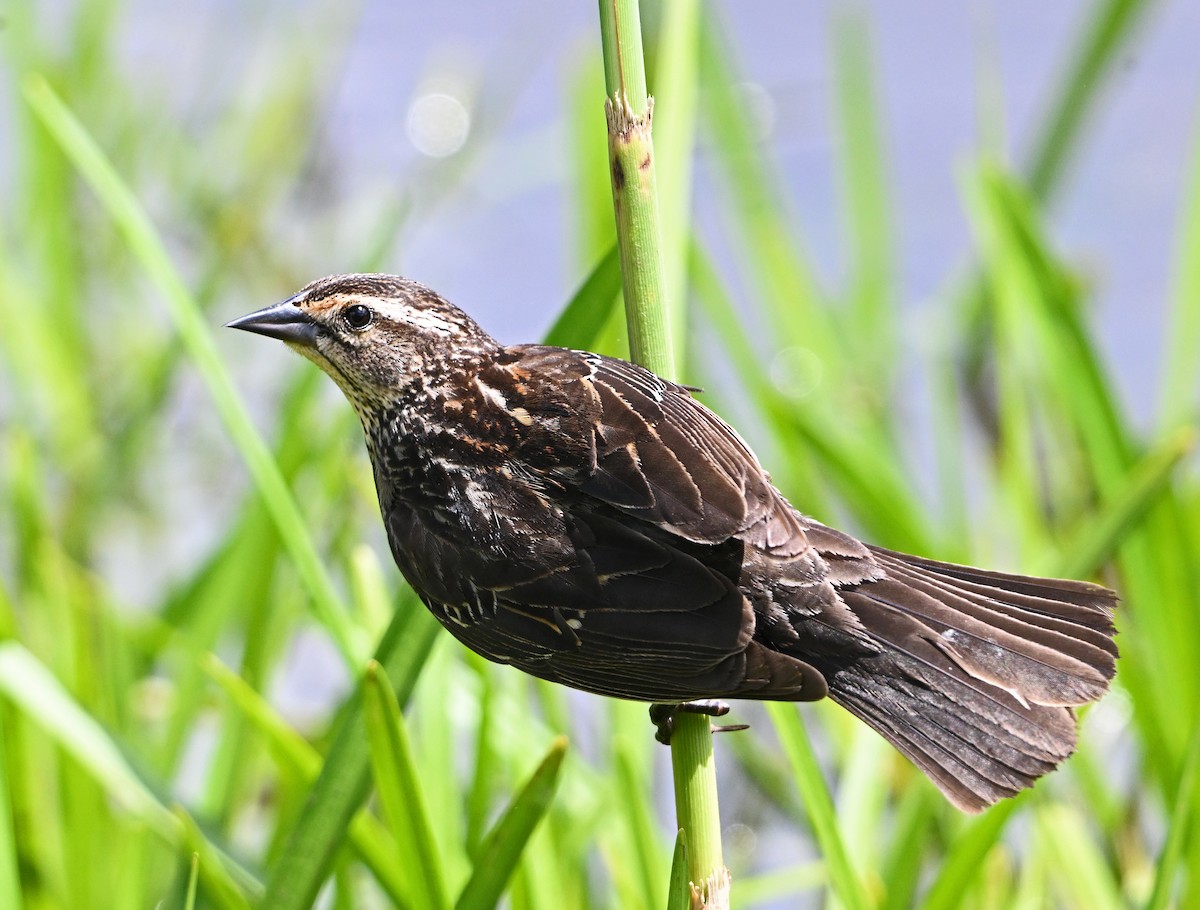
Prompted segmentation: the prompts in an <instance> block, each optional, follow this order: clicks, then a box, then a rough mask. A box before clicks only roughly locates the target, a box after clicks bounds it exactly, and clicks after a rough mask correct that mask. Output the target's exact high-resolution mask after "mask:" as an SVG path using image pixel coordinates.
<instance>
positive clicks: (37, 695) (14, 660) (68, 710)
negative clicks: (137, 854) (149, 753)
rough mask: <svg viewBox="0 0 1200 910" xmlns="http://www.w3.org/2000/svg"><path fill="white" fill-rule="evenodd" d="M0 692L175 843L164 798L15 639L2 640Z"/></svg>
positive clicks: (176, 830)
mask: <svg viewBox="0 0 1200 910" xmlns="http://www.w3.org/2000/svg"><path fill="white" fill-rule="evenodd" d="M0 693H2V694H3V695H4V696H6V697H7V698H8V699H9V701H11V702H12V703H13V704H14V705H16V706H17V707H18V708H20V709H21V711H22V712H23V713H24V714H25V715H26V716H27V717H28V718H29V720H30V721H32V722H33V723H35V724H37V725H38V726H39V727H41V728H42V729H43V730H45V731H46V732H47V733H48V734H49V735H50V736H51V737H52V738H53V739H54V740H55V741H56V742H58V743H59V745H61V746H62V748H63V749H65V750H66V751H67V752H68V753H70V754H71V755H72V756H73V757H74V758H75V760H76V761H78V762H79V764H80V765H81V766H82V767H83V768H84V769H85V770H86V771H87V772H88V773H89V774H90V775H91V776H92V777H93V778H94V779H95V780H96V781H97V782H98V783H99V784H100V785H101V786H102V787H103V788H104V790H105V792H106V793H108V794H109V795H110V796H111V797H112V798H113V799H114V800H116V802H117V803H119V804H120V805H121V806H123V807H124V808H125V809H126V810H128V811H129V812H130V813H132V814H133V815H134V816H135V817H137V818H138V819H140V820H141V821H142V822H144V823H145V824H146V826H147V827H148V828H150V829H151V830H153V831H155V832H156V833H157V834H158V835H159V836H160V837H162V838H164V839H165V840H167V841H168V842H171V843H174V842H177V841H178V840H179V835H180V829H179V825H178V823H177V821H176V819H175V817H174V815H173V814H172V812H171V809H170V808H169V807H168V806H167V805H166V803H165V802H164V801H163V800H161V799H160V798H159V797H158V796H157V795H156V793H155V788H152V787H151V786H149V785H148V784H147V783H146V782H145V781H143V780H142V778H141V777H140V776H139V775H138V773H137V772H136V771H134V769H133V768H132V767H131V766H130V764H129V762H128V761H127V760H126V758H125V756H124V754H123V753H122V751H121V749H120V748H119V747H118V746H117V745H116V743H114V742H113V740H112V738H111V737H110V736H109V735H108V733H107V732H106V731H105V730H104V729H103V728H102V727H101V726H100V724H99V723H97V722H96V720H95V718H93V717H92V716H91V715H90V714H88V713H87V712H86V711H85V710H84V709H83V708H82V707H81V706H80V705H79V703H78V702H76V701H75V699H73V698H72V697H71V695H70V693H68V692H67V691H66V690H65V689H64V688H63V687H62V685H61V684H60V683H59V681H58V680H57V679H55V677H54V675H53V674H52V673H51V672H50V671H49V670H48V669H47V668H46V666H45V665H44V664H43V663H42V662H41V661H39V660H38V659H37V658H36V657H34V656H33V655H32V654H30V653H29V651H27V650H26V649H25V648H24V647H23V646H21V645H20V644H18V643H17V642H15V641H7V642H4V643H3V644H0Z"/></svg>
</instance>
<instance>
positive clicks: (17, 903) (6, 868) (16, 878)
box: [0, 725, 25, 910]
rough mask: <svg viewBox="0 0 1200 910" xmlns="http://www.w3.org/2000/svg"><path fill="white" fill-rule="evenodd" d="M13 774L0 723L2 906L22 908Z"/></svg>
mask: <svg viewBox="0 0 1200 910" xmlns="http://www.w3.org/2000/svg"><path fill="white" fill-rule="evenodd" d="M10 780H11V776H10V774H9V770H8V761H7V758H6V753H5V745H4V727H3V725H0V907H11V908H12V910H21V908H22V907H24V906H25V904H24V901H23V900H22V899H21V873H20V870H19V868H18V866H19V860H18V857H17V841H16V837H15V836H14V833H13V815H12V798H11V797H10V796H9V782H10Z"/></svg>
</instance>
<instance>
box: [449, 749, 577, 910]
mask: <svg viewBox="0 0 1200 910" xmlns="http://www.w3.org/2000/svg"><path fill="white" fill-rule="evenodd" d="M566 753H567V738H566V737H565V736H560V737H558V738H557V739H555V740H554V743H553V745H551V747H550V751H549V752H547V753H546V757H545V758H544V759H542V763H541V764H540V765H538V767H537V770H536V771H534V772H533V775H532V776H531V777H530V778H529V781H528V782H527V783H526V784H525V786H524V787H522V788H521V791H520V792H519V793H518V794H517V795H516V796H515V797H513V800H512V802H511V803H509V806H508V808H507V809H506V810H505V811H504V814H503V815H501V816H500V820H499V821H497V822H496V824H495V826H494V827H493V828H492V830H491V831H490V832H489V833H488V835H487V836H486V837H485V838H484V840H483V844H482V846H481V847H480V850H479V854H478V856H477V857H476V859H475V867H474V869H473V870H472V872H471V877H470V878H469V879H468V880H467V884H466V886H465V887H464V888H463V890H462V893H461V894H460V895H459V898H458V901H457V902H456V903H455V905H454V906H455V910H492V908H494V907H495V906H496V905H497V904H498V903H499V902H500V898H501V896H502V895H503V894H504V888H505V887H506V886H507V884H508V879H509V876H511V875H512V872H513V869H515V868H516V865H517V861H518V860H519V859H520V856H521V851H522V850H524V849H525V844H526V842H527V841H528V840H529V836H530V835H531V834H532V833H533V829H534V828H535V827H536V826H537V823H538V822H539V821H541V819H542V816H544V815H545V814H546V811H547V810H548V809H549V808H550V803H551V801H552V800H553V798H554V790H555V787H556V786H557V785H558V773H559V771H560V770H561V768H562V760H563V756H565V755H566Z"/></svg>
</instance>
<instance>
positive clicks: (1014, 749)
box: [826, 548, 1117, 812]
mask: <svg viewBox="0 0 1200 910" xmlns="http://www.w3.org/2000/svg"><path fill="white" fill-rule="evenodd" d="M872 552H873V554H874V555H875V557H876V559H877V560H878V561H879V563H880V564H881V565H882V566H883V568H884V569H885V570H886V572H887V577H886V578H884V579H882V580H880V581H875V582H868V583H865V584H863V585H860V586H858V587H854V588H848V589H843V590H841V591H840V593H841V595H842V597H843V599H844V600H845V601H846V603H847V605H848V606H849V607H850V609H851V610H852V611H853V612H854V613H855V614H856V615H857V616H858V618H859V619H860V620H861V621H862V623H863V625H864V626H865V628H866V630H867V632H868V633H869V634H870V636H871V637H872V638H873V639H875V641H877V642H878V643H880V644H881V645H883V646H884V647H883V651H882V652H881V653H880V654H878V655H875V656H872V657H867V658H861V659H858V660H856V661H853V662H851V663H849V664H847V665H845V666H842V667H837V668H829V669H828V670H827V671H826V676H827V678H828V681H829V695H830V697H831V698H832V699H833V700H834V701H836V702H837V703H838V704H840V705H842V706H843V707H845V708H847V709H848V710H849V711H851V712H852V713H854V714H855V715H857V716H858V717H860V718H861V719H862V720H864V721H866V723H868V724H870V725H871V726H872V727H874V728H875V729H876V730H878V731H879V732H880V733H881V734H883V736H885V737H886V738H887V739H888V740H889V741H890V742H891V743H892V744H893V745H895V746H896V748H898V749H899V750H900V751H901V752H903V753H904V754H905V755H907V756H908V757H909V758H910V759H912V761H913V762H914V763H915V764H916V765H917V766H918V767H919V768H921V770H922V771H924V772H925V773H926V774H927V775H929V777H930V778H931V779H932V780H933V782H934V783H936V784H937V785H938V787H939V788H940V789H941V790H942V792H943V793H945V794H946V796H947V797H948V798H949V799H950V800H951V801H952V802H953V803H954V804H955V805H957V806H958V807H959V808H961V809H964V810H966V811H968V812H978V811H979V810H981V809H984V808H986V807H987V806H990V805H991V804H992V803H994V802H996V800H998V799H1001V798H1002V797H1005V796H1012V795H1013V794H1015V793H1017V792H1018V791H1020V790H1022V789H1024V788H1025V787H1028V786H1030V785H1031V784H1032V783H1033V782H1034V781H1035V780H1036V779H1037V778H1038V777H1040V776H1041V775H1043V774H1045V773H1046V772H1047V771H1050V770H1052V769H1053V768H1054V767H1055V765H1057V764H1058V763H1059V762H1060V761H1062V760H1063V759H1064V758H1066V757H1067V756H1068V755H1070V754H1071V752H1072V751H1074V749H1075V714H1074V711H1072V710H1071V709H1072V707H1073V706H1075V705H1082V704H1086V703H1087V702H1091V701H1095V700H1096V699H1098V698H1100V697H1101V696H1102V695H1103V694H1104V693H1105V691H1106V690H1107V689H1108V683H1109V680H1111V679H1112V677H1113V673H1114V672H1115V661H1116V657H1117V647H1116V644H1115V643H1114V642H1113V634H1114V629H1113V624H1112V611H1113V608H1114V607H1115V606H1116V602H1117V596H1116V594H1115V593H1114V592H1112V591H1110V590H1108V589H1107V588H1102V587H1100V586H1099V585H1093V584H1087V583H1085V582H1078V581H1060V580H1056V579H1047V578H1029V577H1025V576H1021V575H1005V574H1001V573H998V572H987V571H984V570H982V569H972V568H968V567H966V566H956V565H950V564H948V563H940V562H934V561H932V560H928V559H921V558H919V557H914V556H906V555H904V554H901V553H893V552H891V551H889V550H882V549H877V548H872Z"/></svg>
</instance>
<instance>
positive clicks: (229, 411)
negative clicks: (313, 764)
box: [24, 76, 365, 665]
mask: <svg viewBox="0 0 1200 910" xmlns="http://www.w3.org/2000/svg"><path fill="white" fill-rule="evenodd" d="M24 88H25V99H26V101H27V102H28V104H29V106H30V107H31V108H32V109H33V111H34V113H35V114H37V116H38V118H39V119H40V120H41V122H42V124H43V125H44V126H45V127H46V129H47V130H48V131H49V132H50V134H51V135H52V136H54V138H55V140H56V141H57V142H58V145H59V147H60V148H61V149H62V150H63V152H64V153H65V154H66V155H67V156H68V157H69V158H70V159H71V161H72V162H73V163H74V165H75V167H76V168H78V170H79V172H80V173H81V174H82V175H83V177H84V178H85V179H86V180H87V182H88V184H89V185H90V186H91V188H92V189H93V191H95V193H96V195H97V196H99V198H100V201H101V202H102V203H103V205H104V207H105V208H106V209H107V211H108V213H109V215H110V217H112V219H113V221H114V222H115V223H116V225H117V226H118V227H119V228H120V230H121V233H122V234H124V236H125V239H126V241H127V242H128V244H129V248H130V250H131V251H132V253H133V254H134V256H135V257H136V258H137V259H138V260H139V261H140V262H141V265H142V267H143V268H144V269H145V271H146V273H147V275H148V276H149V278H150V279H151V281H153V283H154V284H155V285H156V286H157V287H158V288H159V290H160V292H161V293H162V295H163V299H164V301H165V302H166V303H167V305H168V309H169V311H170V314H171V317H172V319H173V320H174V322H175V326H176V329H177V331H178V332H179V336H180V338H181V340H182V341H183V344H184V348H185V350H186V351H187V352H188V354H189V355H190V356H191V358H192V360H193V361H194V362H195V364H196V368H197V369H198V370H199V372H200V375H201V376H202V377H203V379H204V381H205V383H206V384H207V386H208V389H209V392H210V393H211V395H212V398H213V403H214V404H215V405H216V408H217V411H218V413H219V414H220V416H221V420H222V421H223V423H224V424H225V427H226V429H227V430H228V432H229V435H230V438H231V439H232V440H233V443H234V445H235V446H236V447H237V449H238V451H239V453H240V454H241V456H242V458H243V459H244V460H245V462H246V466H247V467H248V468H249V470H250V473H251V475H252V476H253V478H254V482H255V485H256V486H257V487H258V490H259V492H260V494H261V495H262V497H263V502H264V503H265V504H266V507H267V509H268V511H269V512H270V513H271V517H272V518H273V519H274V521H275V526H276V528H277V529H278V531H279V535H280V537H281V539H282V540H283V542H284V546H285V547H286V548H287V550H288V553H289V554H290V555H291V557H292V559H293V560H294V562H295V564H296V571H297V572H298V573H299V574H300V576H301V578H302V579H303V581H304V585H305V588H306V589H307V591H308V593H309V595H310V596H311V598H312V606H313V611H314V613H315V615H316V617H317V619H318V620H319V621H320V622H321V624H322V625H324V626H325V628H326V629H327V630H328V631H329V633H330V635H332V636H333V639H334V641H335V642H336V643H337V645H338V648H339V649H340V650H341V652H342V656H343V658H344V659H345V660H346V662H347V663H348V664H350V665H355V664H358V663H360V662H361V659H362V657H363V656H364V652H365V642H364V641H363V639H362V635H361V634H360V632H359V630H357V629H356V628H355V627H354V626H353V625H351V624H350V622H349V617H348V616H347V614H346V612H345V610H344V609H343V608H342V606H341V604H340V599H339V597H338V595H337V592H336V590H335V588H334V586H333V582H332V581H331V580H330V578H329V576H328V574H327V573H326V571H325V568H324V566H323V565H322V563H321V559H320V557H319V556H318V555H317V550H316V547H315V546H314V545H313V542H312V539H311V537H310V536H309V534H308V530H307V526H306V524H305V521H304V519H303V517H302V516H301V515H300V510H299V508H298V507H297V505H296V501H295V499H294V498H293V497H292V494H291V492H290V491H289V490H288V488H287V485H286V484H285V483H284V480H283V477H282V475H281V474H280V472H279V467H278V465H277V464H276V463H275V460H274V459H273V458H272V457H271V453H270V450H269V449H268V448H267V446H266V444H265V443H264V442H263V440H262V437H261V436H260V435H259V434H258V431H257V430H256V429H255V428H254V424H253V423H252V422H251V420H250V415H249V414H248V413H247V412H246V409H245V407H244V406H243V405H242V403H241V399H240V398H239V397H238V393H237V391H236V390H235V389H234V387H233V382H232V380H231V379H230V378H229V374H228V372H227V371H226V370H225V365H224V364H223V363H222V361H221V357H220V355H219V354H218V352H217V346H216V344H215V342H214V341H213V337H212V333H211V331H210V328H211V327H210V326H209V324H208V322H207V320H206V318H205V316H204V315H203V313H201V311H200V309H199V307H197V306H196V303H195V300H194V299H193V298H192V295H191V294H190V293H189V292H188V290H187V288H186V287H185V286H184V283H183V280H182V278H180V276H179V273H178V272H177V271H176V269H175V267H174V266H173V265H172V264H171V260H170V257H169V256H168V255H167V251H166V248H165V247H164V245H163V241H162V238H161V237H160V235H159V234H158V232H157V231H156V230H155V228H154V226H153V225H152V224H151V222H150V218H149V216H148V215H147V214H146V211H145V209H143V208H142V206H141V204H140V203H139V202H138V200H137V197H136V196H135V195H134V193H133V191H132V190H131V189H130V188H129V186H128V185H127V184H126V183H125V182H124V181H123V180H122V179H121V178H120V176H119V175H118V174H117V172H116V169H115V168H114V167H113V166H112V163H111V162H110V161H109V160H108V159H107V158H106V157H105V155H104V153H103V152H102V151H101V149H100V147H99V146H98V145H97V144H96V142H95V140H94V139H93V138H92V137H91V136H90V135H89V134H88V133H87V131H86V130H85V129H84V127H83V125H82V124H81V123H80V122H79V120H78V119H77V118H76V117H75V115H74V114H73V113H72V112H71V111H70V110H69V109H68V108H67V106H66V105H65V104H64V103H63V102H62V99H60V98H59V97H58V95H57V94H55V92H54V90H53V89H52V88H51V87H50V85H49V84H48V83H47V82H46V81H45V80H44V79H42V78H40V77H36V76H35V77H30V78H29V79H27V80H26V82H25V86H24Z"/></svg>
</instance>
